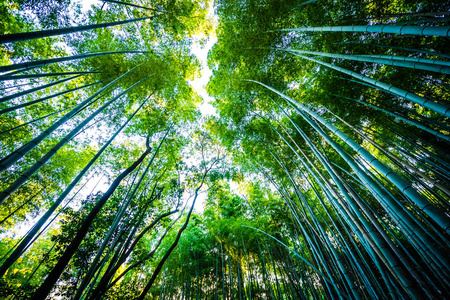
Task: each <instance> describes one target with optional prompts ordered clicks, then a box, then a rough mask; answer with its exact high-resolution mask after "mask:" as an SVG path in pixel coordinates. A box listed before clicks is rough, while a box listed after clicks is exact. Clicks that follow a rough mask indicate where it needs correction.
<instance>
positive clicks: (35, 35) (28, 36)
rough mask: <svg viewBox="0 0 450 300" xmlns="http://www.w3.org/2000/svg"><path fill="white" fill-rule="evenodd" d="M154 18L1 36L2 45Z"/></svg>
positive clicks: (147, 18)
mask: <svg viewBox="0 0 450 300" xmlns="http://www.w3.org/2000/svg"><path fill="white" fill-rule="evenodd" d="M153 18H154V16H151V17H144V18H138V19H131V20H125V21H116V22H108V23H101V24H92V25H81V26H74V27H67V28H58V29H49V30H41V31H33V32H23V33H12V34H2V35H0V44H6V43H14V42H19V41H28V40H32V39H39V38H45V37H50V36H57V35H64V34H69V33H75V32H80V31H86V30H93V29H96V28H106V27H111V26H117V25H122V24H127V23H131V22H139V21H144V20H152V19H153Z"/></svg>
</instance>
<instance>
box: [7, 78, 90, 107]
mask: <svg viewBox="0 0 450 300" xmlns="http://www.w3.org/2000/svg"><path fill="white" fill-rule="evenodd" d="M80 76H81V75H76V76H72V77H69V78H64V79H61V80H58V81H55V82H52V83H49V84H44V85H41V86H38V87H35V88H32V89H29V90H26V91H22V92H18V93H15V94H12V95H9V96H5V97H3V98H0V103H3V102H6V101H9V100H12V99H15V98H18V97H22V96H25V95H28V94H30V93H34V92H37V91H40V90H43V89H46V88H48V87H52V86H54V85H58V84H60V83H63V82H66V81H69V80H72V79H75V78H77V77H80Z"/></svg>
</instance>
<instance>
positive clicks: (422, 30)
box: [275, 25, 450, 37]
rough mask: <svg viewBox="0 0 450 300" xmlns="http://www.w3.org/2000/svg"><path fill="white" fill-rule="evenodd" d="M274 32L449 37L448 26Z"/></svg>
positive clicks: (304, 28)
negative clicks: (362, 33) (363, 33)
mask: <svg viewBox="0 0 450 300" xmlns="http://www.w3.org/2000/svg"><path fill="white" fill-rule="evenodd" d="M275 31H296V32H374V33H377V32H378V33H393V34H400V35H402V34H406V35H419V36H441V37H449V36H450V26H395V25H355V26H324V27H299V28H290V29H278V30H275Z"/></svg>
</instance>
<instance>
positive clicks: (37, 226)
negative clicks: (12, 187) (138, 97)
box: [0, 98, 148, 278]
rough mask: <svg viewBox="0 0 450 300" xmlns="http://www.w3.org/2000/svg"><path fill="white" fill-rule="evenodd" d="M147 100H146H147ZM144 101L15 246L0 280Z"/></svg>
mask: <svg viewBox="0 0 450 300" xmlns="http://www.w3.org/2000/svg"><path fill="white" fill-rule="evenodd" d="M147 100H148V98H147ZM147 100H145V101H144V102H142V104H141V105H140V106H139V107H138V108H137V109H136V110H135V111H134V113H133V114H132V115H131V116H130V117H129V118H128V119H127V121H126V122H125V123H124V124H123V125H122V126H121V127H120V128H119V129H118V130H117V131H116V132H115V133H114V134H113V135H112V136H111V138H110V139H109V140H108V141H107V142H106V143H105V144H104V145H103V146H102V148H101V149H100V150H99V151H98V152H97V153H96V154H95V155H94V157H93V158H92V159H91V160H90V161H89V163H88V164H87V165H86V166H85V167H84V168H83V170H81V171H80V172H79V173H78V175H77V176H76V177H75V178H74V179H73V180H72V182H71V183H70V184H69V186H67V188H66V189H65V190H64V192H63V193H62V194H61V195H60V196H59V197H58V199H56V200H55V202H54V203H53V205H52V206H51V207H50V208H49V209H48V210H47V211H46V212H45V214H44V215H43V216H42V217H41V218H40V219H39V220H38V221H37V222H36V224H35V225H34V226H33V227H32V228H31V229H30V231H29V232H28V233H27V234H26V236H25V237H24V239H23V240H22V242H21V243H20V244H19V245H18V246H17V248H16V249H15V250H14V252H13V253H12V254H11V255H10V256H9V257H8V259H7V260H6V261H5V262H4V263H3V264H2V266H1V267H0V278H1V277H3V275H4V274H5V273H6V271H7V270H8V269H9V268H10V267H11V266H12V264H13V263H14V262H15V261H16V260H17V259H18V258H19V257H20V255H21V254H22V253H23V251H24V249H25V248H26V247H28V246H29V245H30V240H31V239H32V238H33V237H34V236H35V235H36V233H37V232H38V231H39V230H40V229H41V227H42V226H43V225H44V224H45V222H47V220H48V218H49V217H50V216H51V215H52V214H53V213H54V212H55V210H56V209H57V208H58V207H59V205H60V204H61V202H62V201H63V200H64V199H65V198H66V196H67V195H68V194H69V193H70V192H71V191H72V189H73V188H74V187H75V186H76V185H77V183H78V182H79V181H80V180H81V178H82V177H83V176H84V174H86V172H87V171H88V170H89V169H90V167H91V166H92V165H93V164H94V163H95V161H96V160H97V159H98V158H99V157H100V155H101V154H102V153H103V152H104V151H105V150H106V148H107V147H108V146H109V145H110V144H111V143H112V141H113V140H114V139H115V138H116V137H117V135H118V134H119V133H120V132H121V131H122V130H123V129H124V128H125V127H126V126H127V125H128V123H129V122H130V121H131V120H132V119H133V117H134V116H135V115H136V114H137V113H138V112H139V110H140V109H141V108H142V106H143V105H144V104H145V102H146V101H147Z"/></svg>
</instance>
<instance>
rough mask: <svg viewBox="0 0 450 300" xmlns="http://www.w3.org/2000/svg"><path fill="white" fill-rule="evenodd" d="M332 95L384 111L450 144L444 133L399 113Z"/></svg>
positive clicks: (449, 139)
mask: <svg viewBox="0 0 450 300" xmlns="http://www.w3.org/2000/svg"><path fill="white" fill-rule="evenodd" d="M331 95H333V96H335V97H339V98H343V99H348V100H352V101H355V102H357V103H360V104H362V105H365V106H368V107H371V108H373V109H376V110H379V111H382V112H383V113H385V114H388V115H390V116H392V117H394V118H397V119H399V120H402V121H403V122H405V123H408V124H410V125H413V126H415V127H417V128H419V129H422V130H424V131H426V132H428V133H430V134H432V135H434V136H435V137H437V138H439V139H442V140H444V141H447V142H450V137H449V136H447V135H444V134H442V133H440V132H438V131H436V130H433V129H430V128H428V127H426V126H424V125H422V124H420V123H419V122H417V121H415V120H413V119H408V118H405V117H403V116H401V115H399V114H397V113H394V112H391V111H389V110H386V109H383V108H381V107H378V106H375V105H372V104H369V103H367V102H363V101H360V100H357V99H353V98H349V97H345V96H340V95H336V94H331Z"/></svg>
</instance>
